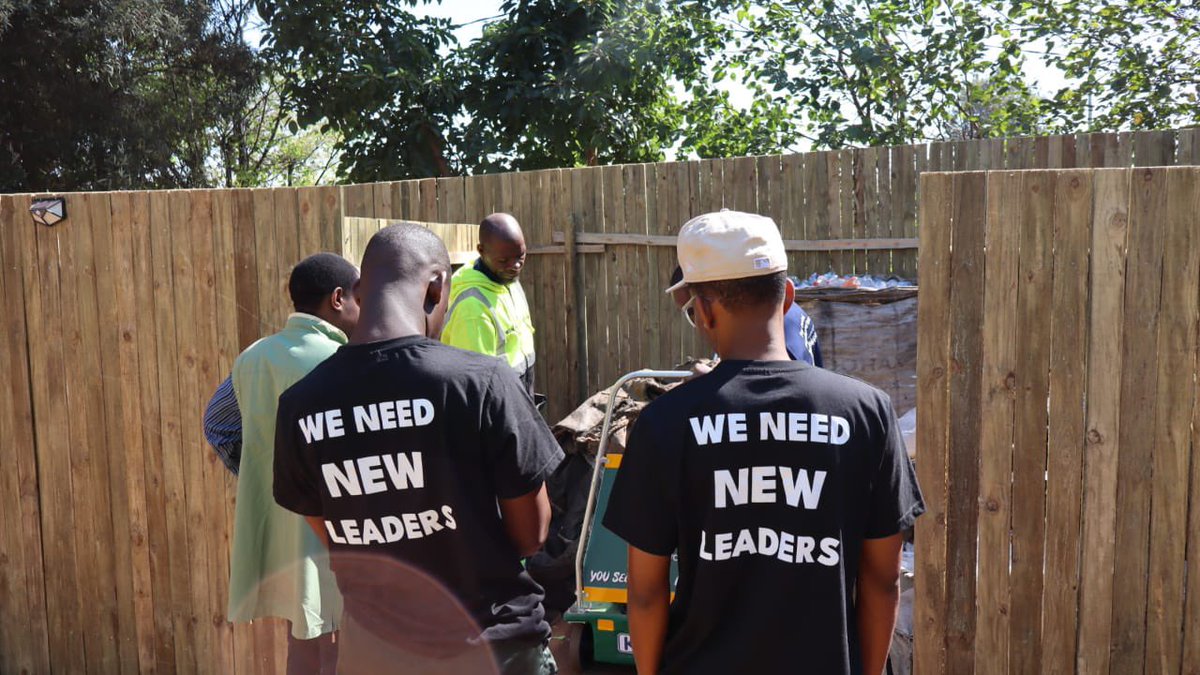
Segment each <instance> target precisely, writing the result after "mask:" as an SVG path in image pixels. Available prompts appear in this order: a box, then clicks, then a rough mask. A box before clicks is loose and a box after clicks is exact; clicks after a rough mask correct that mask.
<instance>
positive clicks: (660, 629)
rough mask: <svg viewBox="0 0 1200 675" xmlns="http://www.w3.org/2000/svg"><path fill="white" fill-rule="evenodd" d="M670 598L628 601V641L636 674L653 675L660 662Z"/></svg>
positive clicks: (667, 595)
mask: <svg viewBox="0 0 1200 675" xmlns="http://www.w3.org/2000/svg"><path fill="white" fill-rule="evenodd" d="M670 606H671V596H670V595H669V593H667V592H664V593H663V594H662V595H661V596H655V597H653V598H646V599H644V600H641V601H636V602H635V601H634V599H633V598H630V602H629V606H628V612H629V638H630V641H631V642H632V644H633V660H634V661H635V662H636V663H637V671H638V675H654V673H657V672H658V666H659V664H660V663H662V652H663V645H664V643H665V642H666V640H667V612H668V610H669V609H670Z"/></svg>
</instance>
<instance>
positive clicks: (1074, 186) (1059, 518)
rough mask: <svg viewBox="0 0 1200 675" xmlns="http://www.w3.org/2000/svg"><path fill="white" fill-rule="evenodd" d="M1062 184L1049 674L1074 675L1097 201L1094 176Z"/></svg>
mask: <svg viewBox="0 0 1200 675" xmlns="http://www.w3.org/2000/svg"><path fill="white" fill-rule="evenodd" d="M1057 181H1058V185H1057V187H1056V188H1055V193H1056V197H1055V210H1054V285H1053V290H1052V291H1051V295H1052V298H1051V302H1052V310H1051V312H1052V315H1053V316H1054V321H1053V324H1052V326H1051V343H1050V408H1049V415H1050V417H1049V420H1050V426H1049V429H1048V433H1047V436H1048V453H1047V462H1046V464H1047V468H1046V473H1047V482H1046V532H1047V533H1053V535H1052V536H1047V539H1046V572H1045V574H1046V578H1045V585H1044V588H1045V590H1044V600H1043V605H1042V616H1043V619H1042V620H1043V630H1042V643H1043V652H1042V654H1043V656H1042V672H1043V673H1070V672H1073V670H1074V668H1075V653H1076V652H1075V642H1076V635H1075V630H1076V628H1075V627H1076V625H1077V623H1078V609H1079V601H1078V593H1077V591H1078V588H1079V556H1080V552H1079V527H1080V526H1079V514H1080V510H1081V508H1082V497H1083V429H1084V418H1083V410H1084V408H1083V406H1084V393H1085V391H1084V390H1085V385H1086V369H1087V363H1086V357H1087V327H1088V326H1087V316H1088V315H1087V286H1086V284H1085V283H1084V280H1086V279H1087V278H1088V244H1089V242H1090V241H1091V214H1092V195H1093V192H1092V181H1091V173H1090V172H1086V171H1061V172H1058V175H1057Z"/></svg>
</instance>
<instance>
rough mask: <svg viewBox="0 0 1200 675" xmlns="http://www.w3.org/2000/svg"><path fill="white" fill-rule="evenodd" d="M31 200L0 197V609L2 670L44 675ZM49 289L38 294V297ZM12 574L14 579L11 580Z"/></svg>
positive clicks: (46, 669) (46, 666) (45, 631)
mask: <svg viewBox="0 0 1200 675" xmlns="http://www.w3.org/2000/svg"><path fill="white" fill-rule="evenodd" d="M28 207H29V200H28V198H27V197H21V196H15V195H14V196H4V197H0V293H3V296H4V297H5V298H8V303H9V306H10V309H11V310H12V311H11V312H10V315H9V317H8V319H7V320H6V321H5V323H4V328H3V330H2V331H0V348H3V352H0V364H2V367H3V371H4V372H5V374H6V377H5V384H4V385H3V386H2V387H0V399H2V400H4V401H5V402H6V405H4V406H2V407H0V430H2V431H0V433H2V434H3V436H2V437H3V438H4V439H5V442H4V444H3V450H0V454H2V455H3V457H4V462H5V465H6V466H7V467H8V471H7V472H6V474H7V475H6V476H5V477H4V485H5V486H7V495H6V496H5V501H4V513H5V519H4V525H3V527H4V530H5V531H4V532H3V533H0V542H3V545H4V551H5V553H4V554H3V556H2V557H5V558H6V559H7V560H6V564H5V565H3V566H2V567H3V569H2V570H0V576H2V577H7V582H6V585H7V589H8V590H7V592H6V593H5V594H4V604H3V606H0V626H2V627H0V667H3V668H4V669H6V670H11V671H12V672H49V670H50V654H49V635H48V626H47V617H46V596H47V589H46V581H45V567H44V565H45V563H46V561H47V558H46V557H45V556H44V554H43V545H44V542H43V538H42V523H41V516H42V513H41V510H42V509H41V506H40V504H39V497H40V494H41V489H42V486H40V485H39V483H38V476H37V468H38V447H37V446H36V444H35V438H34V427H35V423H34V418H33V410H34V408H33V405H34V385H33V384H32V383H31V382H30V375H31V373H32V368H33V364H32V363H31V361H32V358H33V351H34V347H33V346H32V343H33V342H34V341H35V340H34V339H31V338H30V335H31V333H30V332H29V331H30V329H31V328H32V319H29V320H28V321H27V318H26V317H27V316H28V315H29V313H31V312H32V311H34V310H36V309H37V305H36V303H35V302H34V301H33V300H31V299H30V300H27V298H28V296H29V295H32V294H33V293H32V292H27V290H26V289H27V288H28V287H27V286H26V281H25V279H24V273H26V272H27V271H32V272H34V273H35V274H36V260H35V258H36V250H35V249H36V244H35V241H34V233H33V230H34V228H35V227H37V226H36V225H34V224H33V222H32V221H31V219H29V217H28V216H27V215H26V214H28V212H29V211H28ZM46 290H47V289H45V288H40V287H39V288H38V289H37V293H38V294H40V293H44V292H45V291H46ZM10 571H11V576H9V573H10Z"/></svg>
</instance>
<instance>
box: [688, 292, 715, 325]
mask: <svg viewBox="0 0 1200 675" xmlns="http://www.w3.org/2000/svg"><path fill="white" fill-rule="evenodd" d="M692 307H693V308H694V309H695V315H696V316H695V317H694V320H695V323H696V325H697V326H698V327H700V328H703V329H705V330H712V329H713V328H714V327H715V326H716V323H717V322H716V315H715V314H714V313H713V301H712V300H709V299H708V298H706V297H704V296H703V295H697V296H696V302H695V304H693V305H692Z"/></svg>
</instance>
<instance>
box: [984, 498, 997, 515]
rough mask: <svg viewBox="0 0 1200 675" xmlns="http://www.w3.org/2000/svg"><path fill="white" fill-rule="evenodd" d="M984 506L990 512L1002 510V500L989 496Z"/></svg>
mask: <svg viewBox="0 0 1200 675" xmlns="http://www.w3.org/2000/svg"><path fill="white" fill-rule="evenodd" d="M983 508H985V509H987V510H988V512H990V513H995V512H997V511H999V510H1000V502H998V501H996V500H995V498H993V497H988V499H987V501H985V502H984V503H983Z"/></svg>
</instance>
